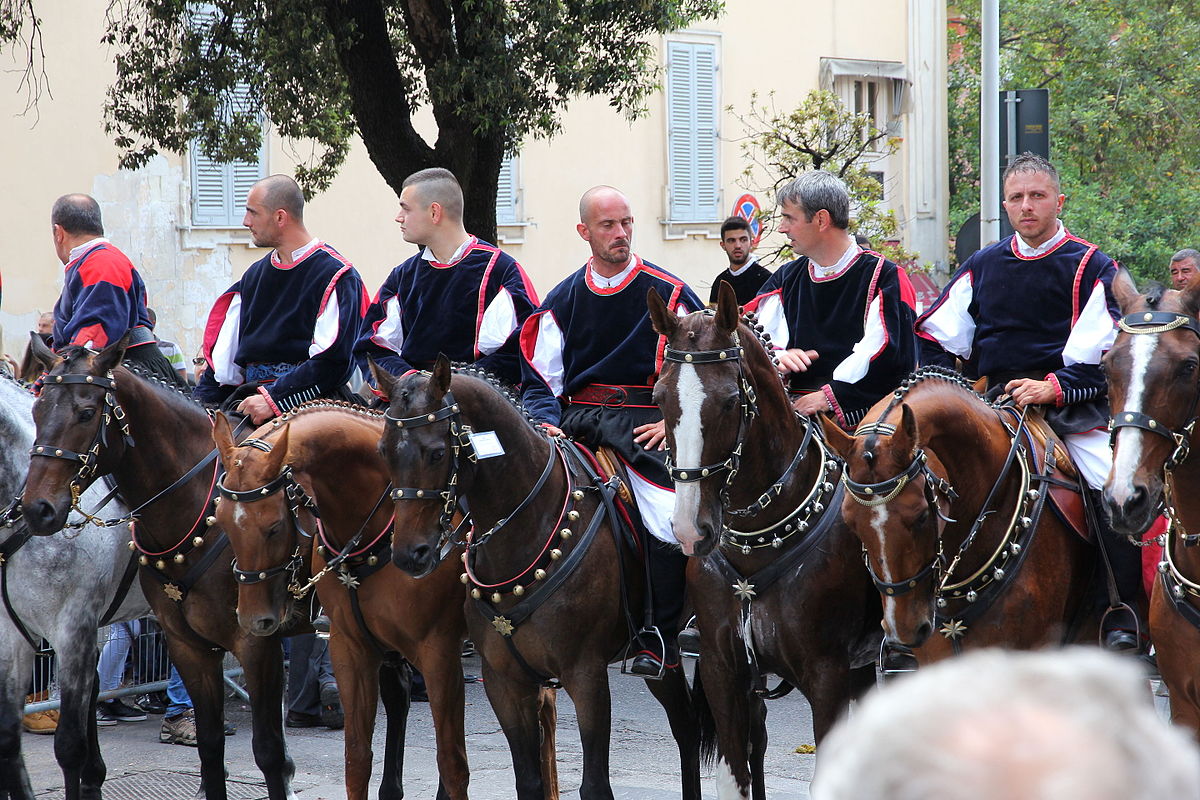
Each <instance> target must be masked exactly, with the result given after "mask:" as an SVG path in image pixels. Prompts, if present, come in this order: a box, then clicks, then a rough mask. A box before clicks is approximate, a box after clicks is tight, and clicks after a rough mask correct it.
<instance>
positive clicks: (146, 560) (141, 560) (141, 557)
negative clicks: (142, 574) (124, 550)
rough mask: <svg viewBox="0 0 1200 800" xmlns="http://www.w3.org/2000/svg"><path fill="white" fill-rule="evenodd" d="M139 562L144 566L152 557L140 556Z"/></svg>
mask: <svg viewBox="0 0 1200 800" xmlns="http://www.w3.org/2000/svg"><path fill="white" fill-rule="evenodd" d="M138 563H139V564H141V565H142V566H143V567H144V566H146V565H147V564H149V563H150V559H148V558H146V557H145V556H138Z"/></svg>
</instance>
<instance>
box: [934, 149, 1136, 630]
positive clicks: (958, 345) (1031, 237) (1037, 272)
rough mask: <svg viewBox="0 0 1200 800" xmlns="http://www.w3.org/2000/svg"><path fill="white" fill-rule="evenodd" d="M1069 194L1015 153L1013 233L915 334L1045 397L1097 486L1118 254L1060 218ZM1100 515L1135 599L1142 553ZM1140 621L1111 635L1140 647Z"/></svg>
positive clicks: (992, 381)
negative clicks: (1083, 236) (1102, 365)
mask: <svg viewBox="0 0 1200 800" xmlns="http://www.w3.org/2000/svg"><path fill="white" fill-rule="evenodd" d="M1065 199H1066V198H1065V196H1064V195H1063V194H1062V193H1061V191H1060V187H1059V180H1058V172H1057V171H1056V170H1055V169H1054V166H1053V165H1052V164H1051V163H1050V162H1049V161H1047V160H1046V159H1045V158H1043V157H1041V156H1039V155H1035V154H1033V153H1022V154H1021V155H1020V156H1018V157H1017V158H1016V159H1015V160H1014V161H1013V162H1012V164H1010V165H1009V167H1008V168H1007V169H1006V170H1005V171H1004V208H1005V210H1006V211H1007V212H1008V219H1009V222H1011V223H1012V227H1013V230H1015V231H1016V233H1014V234H1013V235H1011V236H1007V237H1005V238H1004V239H1001V240H1000V241H999V242H997V243H995V244H992V245H989V246H988V247H985V248H983V249H982V250H980V251H978V252H977V253H975V254H974V255H972V256H971V257H970V258H968V259H967V260H966V261H965V262H964V263H963V265H962V267H961V268H959V270H958V272H956V273H955V274H954V276H953V277H952V278H951V279H950V282H949V283H948V284H946V287H945V288H944V289H943V290H942V294H941V296H940V297H938V299H937V302H936V303H934V304H933V306H932V307H931V308H930V309H929V310H928V311H926V312H925V313H924V314H923V315H922V316H921V317H920V319H919V320H918V321H917V335H918V336H919V337H920V339H921V348H922V352H921V356H922V362H923V363H925V364H939V365H942V366H948V367H953V366H954V359H955V357H956V356H957V357H958V358H961V359H962V360H963V361H964V362H966V361H968V360H970V361H972V362H974V363H976V364H977V368H978V372H979V374H980V375H985V376H987V380H988V386H989V388H990V387H998V386H1002V387H1004V392H1006V393H1007V394H1008V395H1010V396H1011V397H1012V398H1013V400H1014V401H1015V402H1016V403H1017V405H1018V406H1021V407H1025V406H1030V405H1042V406H1047V407H1048V410H1047V413H1046V419H1047V421H1048V422H1049V423H1050V427H1051V428H1053V429H1054V431H1055V432H1056V433H1058V434H1059V435H1060V436H1062V438H1063V443H1064V444H1065V445H1066V447H1067V451H1068V452H1069V453H1070V455H1071V460H1072V461H1073V462H1074V464H1075V466H1076V468H1078V470H1079V472H1080V474H1081V475H1082V476H1083V478H1084V480H1086V481H1087V484H1088V486H1089V487H1091V489H1092V491H1093V492H1097V491H1099V489H1100V488H1101V487H1102V486H1103V485H1104V481H1105V479H1106V478H1107V477H1108V472H1109V469H1110V468H1111V466H1112V451H1111V450H1110V449H1109V444H1108V432H1107V430H1106V427H1107V423H1108V400H1107V391H1108V390H1107V386H1106V384H1105V379H1104V373H1103V371H1102V370H1101V368H1100V358H1101V356H1103V355H1104V353H1105V352H1106V351H1107V350H1108V349H1109V348H1110V347H1111V346H1112V343H1113V339H1114V338H1115V335H1116V328H1115V320H1116V319H1117V318H1118V315H1119V311H1118V308H1117V303H1116V301H1115V300H1114V299H1113V295H1112V280H1113V277H1114V276H1115V275H1116V273H1117V264H1116V262H1115V261H1113V260H1112V259H1111V258H1109V257H1108V256H1106V255H1105V254H1104V253H1102V252H1100V250H1099V249H1098V248H1097V247H1096V245H1094V244H1091V243H1090V242H1086V241H1084V240H1083V239H1080V238H1079V237H1077V236H1074V235H1072V234H1071V233H1069V232H1068V231H1067V229H1066V228H1064V227H1063V224H1062V222H1061V221H1060V220H1059V218H1058V217H1059V214H1060V213H1061V212H1062V207H1063V201H1064V200H1065ZM1094 507H1095V508H1097V509H1099V508H1100V505H1099V504H1098V503H1095V504H1094ZM1099 516H1100V515H1097V517H1099ZM1098 522H1099V527H1100V532H1099V535H1098V540H1099V541H1100V543H1101V546H1102V547H1103V549H1104V551H1105V553H1106V554H1107V559H1108V561H1109V562H1110V563H1111V565H1112V572H1113V577H1114V578H1115V580H1116V589H1117V593H1118V595H1119V596H1120V600H1121V602H1122V603H1124V604H1125V605H1127V606H1128V607H1129V608H1130V609H1137V608H1138V602H1139V598H1140V595H1141V571H1140V556H1139V554H1138V551H1137V549H1136V548H1135V547H1134V546H1133V545H1132V544H1131V543H1130V542H1129V541H1128V540H1126V539H1125V538H1124V537H1121V536H1118V535H1117V534H1116V533H1115V532H1113V531H1112V530H1111V529H1110V528H1109V527H1108V525H1107V524H1105V523H1104V522H1103V520H1099V519H1098ZM1135 626H1136V620H1135V619H1133V617H1132V615H1131V614H1130V613H1129V612H1127V611H1125V612H1118V613H1110V614H1108V615H1107V616H1106V618H1105V633H1104V636H1105V645H1106V646H1107V647H1109V648H1110V649H1115V650H1127V649H1135V648H1137V647H1138V644H1139V643H1138V641H1137V637H1136V636H1135V635H1134V634H1133V633H1132V630H1133V629H1134V628H1135Z"/></svg>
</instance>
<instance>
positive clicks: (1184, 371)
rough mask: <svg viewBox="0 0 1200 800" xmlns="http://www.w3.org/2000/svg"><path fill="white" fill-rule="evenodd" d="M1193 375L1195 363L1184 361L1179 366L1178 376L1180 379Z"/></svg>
mask: <svg viewBox="0 0 1200 800" xmlns="http://www.w3.org/2000/svg"><path fill="white" fill-rule="evenodd" d="M1194 374H1196V362H1195V361H1191V360H1189V361H1184V362H1183V363H1182V364H1180V365H1179V376H1180V377H1182V378H1189V377H1191V376H1192V375H1194Z"/></svg>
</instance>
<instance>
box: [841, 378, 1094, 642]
mask: <svg viewBox="0 0 1200 800" xmlns="http://www.w3.org/2000/svg"><path fill="white" fill-rule="evenodd" d="M1030 413H1033V412H1030ZM1035 425H1038V426H1041V425H1042V423H1040V422H1039V421H1037V420H1033V419H1028V420H1027V419H1024V418H1022V415H1021V412H1019V411H1016V410H1015V409H1013V408H1012V407H1011V406H998V405H994V404H992V403H990V402H988V401H987V400H985V399H984V398H983V397H982V396H981V395H979V394H978V393H976V392H975V390H974V388H973V387H972V385H971V384H970V383H969V382H967V380H966V379H965V378H963V377H962V376H960V375H958V374H957V373H953V372H950V371H947V370H942V369H938V368H935V367H926V368H923V369H921V370H918V371H917V372H915V373H913V374H912V375H911V376H910V377H909V378H907V379H906V380H905V381H904V382H903V383H902V384H901V386H900V388H898V389H897V390H896V391H895V392H894V393H893V394H892V395H889V396H888V397H885V398H883V399H882V400H880V401H879V402H878V403H876V404H875V406H874V407H873V408H872V409H871V410H870V411H868V412H867V414H866V416H865V417H864V421H863V422H862V423H861V424H860V425H859V428H858V431H857V434H856V435H854V436H849V435H847V434H845V433H843V432H842V431H841V430H839V429H837V428H836V426H834V425H832V424H829V425H827V426H826V433H827V434H828V436H829V442H830V444H831V445H832V446H833V447H834V448H835V449H836V450H838V452H840V453H841V454H842V456H843V457H844V458H845V459H846V474H845V476H844V477H843V480H844V482H845V483H846V486H847V492H846V497H845V500H844V501H843V503H842V514H843V516H844V517H845V519H846V522H847V523H848V524H849V525H850V527H851V528H852V529H853V530H854V532H855V533H856V534H857V535H858V538H859V539H860V540H861V542H862V546H863V550H864V553H865V556H866V559H867V562H868V565H869V567H870V569H871V572H872V576H873V578H874V580H875V583H876V586H878V587H879V591H880V593H881V594H882V596H883V628H884V632H885V635H886V637H887V639H888V640H889V641H890V642H893V643H896V644H900V645H905V646H908V647H912V648H914V649H915V654H916V657H917V661H918V663H927V662H930V661H934V660H936V659H940V658H944V657H946V656H949V655H951V654H952V653H956V652H959V651H960V650H962V649H964V648H976V647H988V646H1005V647H1011V648H1017V649H1032V648H1039V647H1046V646H1049V645H1057V644H1062V643H1065V642H1067V641H1075V640H1076V639H1077V638H1082V639H1087V638H1090V639H1091V641H1095V640H1096V636H1097V632H1098V627H1099V612H1100V610H1101V609H1099V608H1096V607H1094V606H1095V605H1096V604H1095V603H1094V602H1093V601H1092V599H1091V595H1090V592H1089V586H1090V584H1091V580H1092V578H1093V575H1095V574H1096V562H1097V559H1096V548H1095V547H1094V545H1091V544H1089V543H1088V542H1087V541H1085V540H1084V538H1083V537H1082V536H1080V535H1078V534H1076V533H1075V532H1073V531H1072V530H1070V529H1068V527H1067V526H1066V525H1065V524H1064V522H1063V521H1061V520H1060V518H1059V516H1058V514H1057V513H1056V512H1055V511H1054V510H1052V509H1051V508H1049V507H1047V496H1048V492H1049V490H1050V489H1051V488H1052V487H1059V488H1065V485H1066V484H1069V483H1070V480H1069V479H1068V478H1066V477H1063V476H1060V475H1059V474H1058V467H1059V466H1060V465H1062V464H1063V462H1065V461H1066V458H1067V456H1066V449H1065V448H1064V447H1063V446H1062V445H1061V444H1060V443H1058V442H1057V440H1056V439H1055V438H1054V436H1053V434H1052V433H1050V432H1049V429H1048V428H1044V427H1039V428H1038V431H1039V436H1038V437H1033V436H1031V435H1030V431H1031V430H1032V429H1033V428H1034V426H1035ZM1014 432H1015V433H1017V434H1019V441H1018V442H1017V443H1016V444H1015V445H1014V441H1013V434H1014ZM1042 435H1044V436H1048V437H1049V438H1048V439H1047V441H1048V446H1047V447H1045V448H1043V447H1042V446H1041V445H1040V444H1039V443H1038V442H1040V436H1042ZM1035 440H1036V441H1035ZM1067 491H1069V489H1067Z"/></svg>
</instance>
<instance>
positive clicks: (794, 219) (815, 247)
mask: <svg viewBox="0 0 1200 800" xmlns="http://www.w3.org/2000/svg"><path fill="white" fill-rule="evenodd" d="M778 203H779V208H780V212H781V214H782V216H783V221H782V224H781V225H780V226H779V231H780V233H782V234H783V235H785V236H787V237H788V241H789V242H791V245H792V250H793V252H795V253H796V254H797V255H798V256H799V258H797V259H796V260H795V261H792V262H789V263H787V264H784V265H783V266H782V267H780V268H779V269H778V270H776V272H775V274H774V275H772V276H771V279H770V280H768V281H767V282H766V283H765V284H764V285H763V287H762V289H760V290H759V295H758V297H756V298H755V299H754V300H752V301H751V302H750V303H749V304H747V306H746V310H747V311H754V312H756V313H757V314H758V318H759V321H760V322H761V323H762V324H763V326H764V327H765V328H766V330H767V332H768V333H770V334H771V341H772V344H773V345H774V346H775V347H776V348H777V349H776V351H775V355H776V356H777V357H778V359H779V366H780V371H781V372H783V373H785V374H787V375H789V376H790V378H789V387H788V388H789V389H790V391H791V392H792V393H793V394H798V395H799V396H798V397H797V398H796V399H795V400H794V401H793V403H792V405H793V406H794V407H795V409H796V410H797V411H799V412H800V413H802V414H815V413H818V412H822V411H828V412H831V413H833V415H834V416H835V417H836V418H837V421H838V423H839V424H840V425H842V426H843V427H846V428H850V427H853V426H854V425H855V424H857V423H858V421H859V420H861V419H862V417H863V415H864V414H865V413H866V412H867V410H868V409H869V408H870V407H871V406H872V405H874V404H875V403H876V402H877V401H878V400H879V399H880V398H881V397H883V396H884V395H885V394H887V393H888V392H890V391H892V390H893V389H895V388H896V386H897V385H899V383H900V381H901V379H903V378H904V376H905V375H907V374H908V373H909V372H911V371H912V369H913V367H915V366H916V362H917V356H916V352H917V346H916V339H915V338H914V336H913V320H914V318H915V311H914V305H915V301H916V294H915V292H914V291H913V288H912V284H911V283H909V280H908V275H906V274H905V272H904V270H903V269H901V268H900V267H898V266H896V265H895V264H893V263H892V262H891V261H888V260H887V259H886V258H884V257H883V256H881V255H880V254H879V253H875V252H872V251H871V250H864V249H863V248H862V247H860V246H859V245H858V243H857V242H856V241H855V240H854V237H853V236H851V235H850V232H849V230H848V228H849V225H850V192H849V190H848V189H847V188H846V184H845V183H843V182H842V180H841V178H839V177H837V176H836V175H834V174H833V173H831V172H826V171H825V170H813V171H811V172H804V173H801V174H800V176H799V177H797V178H796V179H795V180H793V181H792V182H791V183H788V184H787V185H786V186H784V187H783V188H782V189H780V190H779V197H778Z"/></svg>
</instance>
